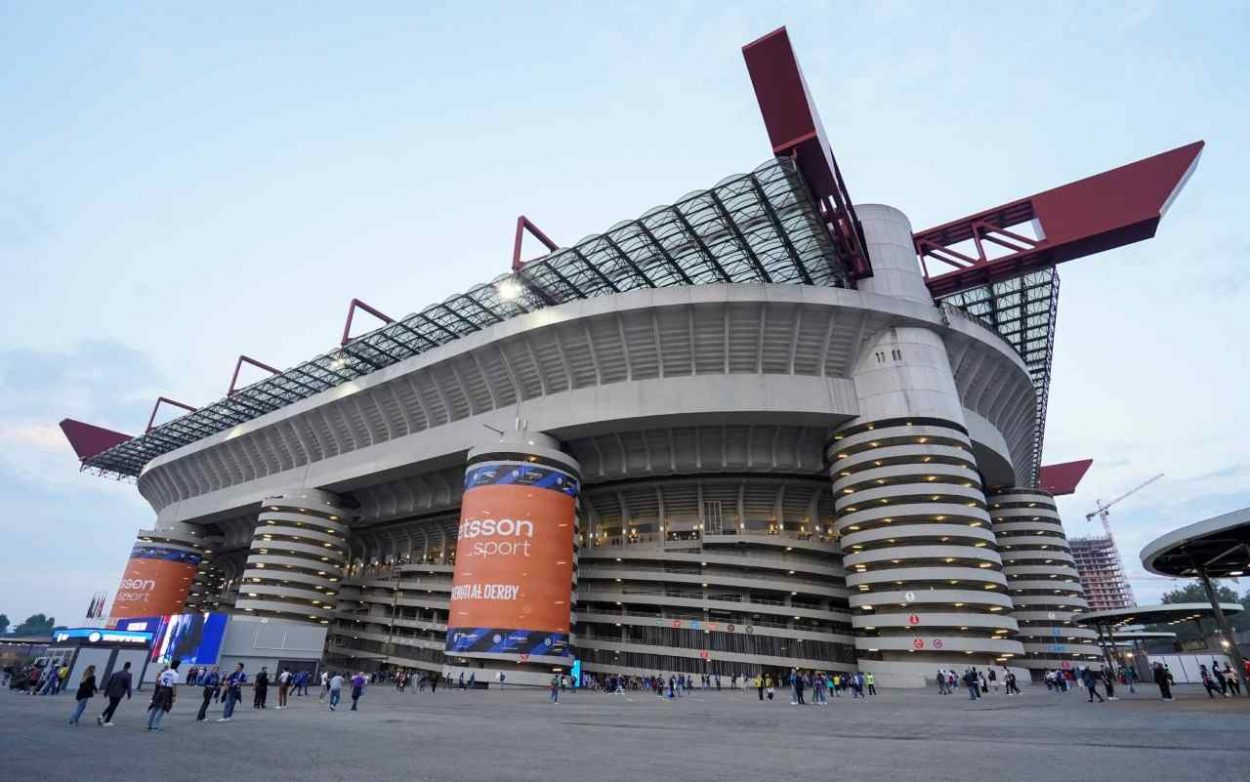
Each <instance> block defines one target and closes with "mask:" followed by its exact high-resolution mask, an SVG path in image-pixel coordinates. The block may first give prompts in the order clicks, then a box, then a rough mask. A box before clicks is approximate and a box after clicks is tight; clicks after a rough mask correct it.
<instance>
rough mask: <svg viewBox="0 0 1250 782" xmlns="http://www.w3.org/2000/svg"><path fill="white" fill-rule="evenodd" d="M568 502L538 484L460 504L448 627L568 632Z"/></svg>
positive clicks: (477, 491) (475, 494)
mask: <svg viewBox="0 0 1250 782" xmlns="http://www.w3.org/2000/svg"><path fill="white" fill-rule="evenodd" d="M574 513H575V505H574V500H573V497H571V496H570V495H569V494H567V493H564V492H561V491H553V490H551V489H547V488H540V487H538V486H526V485H519V484H497V485H487V486H476V487H474V488H472V489H470V490H469V491H467V492H466V493H465V495H464V501H463V503H462V505H461V515H460V532H459V536H458V540H459V542H458V543H457V546H456V571H455V577H454V579H453V581H452V588H451V606H450V617H449V619H448V622H447V624H448V627H449V628H450V627H471V628H510V629H517V630H522V629H523V630H529V631H538V632H551V633H568V631H569V612H570V602H571V600H572V583H573V524H574Z"/></svg>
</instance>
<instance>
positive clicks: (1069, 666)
mask: <svg viewBox="0 0 1250 782" xmlns="http://www.w3.org/2000/svg"><path fill="white" fill-rule="evenodd" d="M1060 665H1061V666H1063V669H1064V670H1065V671H1070V670H1072V663H1071V662H1069V661H1067V660H1064V661H1063V662H1062V663H1060Z"/></svg>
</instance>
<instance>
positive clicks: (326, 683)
mask: <svg viewBox="0 0 1250 782" xmlns="http://www.w3.org/2000/svg"><path fill="white" fill-rule="evenodd" d="M329 694H330V672H329V671H322V672H321V694H320V695H318V696H317V700H318V701H323V700H325V699H326V696H327V695H329Z"/></svg>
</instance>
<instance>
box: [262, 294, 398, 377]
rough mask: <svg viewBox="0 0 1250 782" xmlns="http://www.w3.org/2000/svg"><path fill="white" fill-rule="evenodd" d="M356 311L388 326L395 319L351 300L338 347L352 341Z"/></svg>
mask: <svg viewBox="0 0 1250 782" xmlns="http://www.w3.org/2000/svg"><path fill="white" fill-rule="evenodd" d="M358 309H362V310H364V311H365V312H367V313H369V314H370V315H372V316H373V317H375V318H377V319H378V320H380V321H382V322H383V323H386V324H388V325H389V324H391V323H394V322H395V319H394V318H392V317H391V316H389V315H384V314H382V313H381V312H379V311H378V310H376V309H374V308H373V307H370V306H369V305H368V304H365V303H364V302H363V301H361V300H360V299H352V303H351V304H350V305H348V307H347V322H346V323H344V324H343V338H342V339H341V340H339V347H342V346H343V345H346V344H347V343H348V342H351V341H352V318H353V317H354V316H355V314H356V310H358ZM274 374H277V370H274Z"/></svg>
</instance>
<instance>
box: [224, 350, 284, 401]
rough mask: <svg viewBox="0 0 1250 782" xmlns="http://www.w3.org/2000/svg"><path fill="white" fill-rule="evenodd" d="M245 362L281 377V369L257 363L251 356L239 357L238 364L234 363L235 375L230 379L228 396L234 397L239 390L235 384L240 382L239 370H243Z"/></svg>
mask: <svg viewBox="0 0 1250 782" xmlns="http://www.w3.org/2000/svg"><path fill="white" fill-rule="evenodd" d="M244 362H247V363H248V364H251V365H252V366H254V367H256V368H257V369H263V370H265V371H266V372H268V373H270V374H272V375H281V374H282V370H280V369H274V368H273V367H271V366H269V365H268V364H264V363H261V362H259V361H257V360H256V359H254V358H252V357H250V356H242V355H241V356H239V360H238V361H236V362H234V374H233V375H232V376H231V377H230V388H229V389H227V391H226V396H234V392H235V391H236V390H237V389H236V388H235V384H236V383H238V382H239V370H240V369H242V368H243V363H244Z"/></svg>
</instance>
